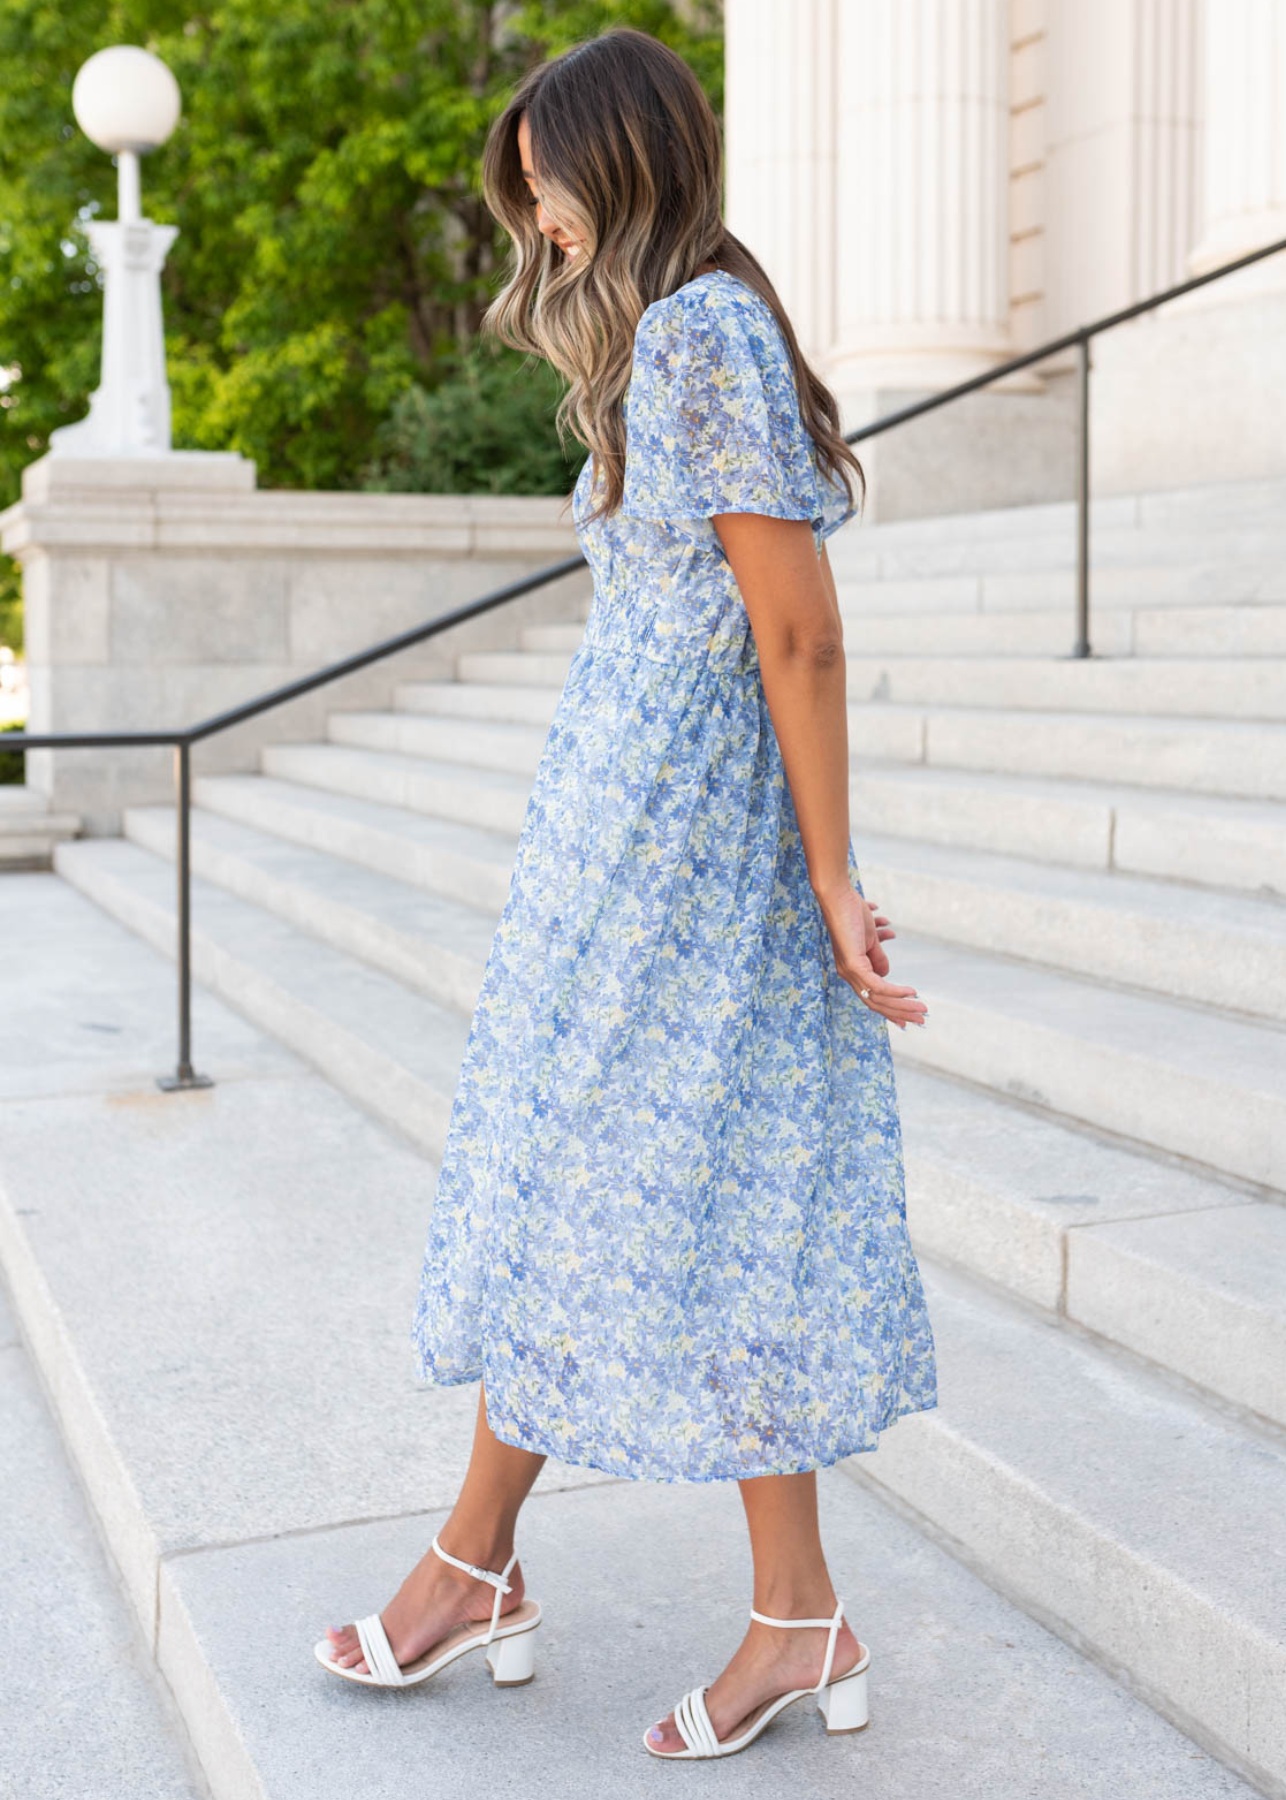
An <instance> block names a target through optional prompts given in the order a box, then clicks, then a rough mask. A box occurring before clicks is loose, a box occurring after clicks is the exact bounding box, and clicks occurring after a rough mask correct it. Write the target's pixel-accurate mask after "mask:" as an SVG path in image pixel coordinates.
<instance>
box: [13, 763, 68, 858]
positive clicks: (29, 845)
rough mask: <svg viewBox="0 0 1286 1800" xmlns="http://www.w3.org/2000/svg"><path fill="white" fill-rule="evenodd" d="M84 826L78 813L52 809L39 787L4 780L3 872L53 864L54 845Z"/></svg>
mask: <svg viewBox="0 0 1286 1800" xmlns="http://www.w3.org/2000/svg"><path fill="white" fill-rule="evenodd" d="M0 747H3V746H2V744H0ZM80 828H81V820H80V817H79V815H78V814H76V813H66V812H62V813H59V812H51V811H50V810H49V801H48V799H47V797H46V796H45V795H44V794H41V793H39V792H37V790H36V789H35V788H29V787H27V786H26V784H25V783H24V782H20V781H15V782H0V872H3V871H4V870H6V869H48V868H50V867H52V863H53V853H54V845H55V844H61V843H63V842H64V841H65V840H66V839H67V838H72V837H75V836H76V834H77V832H78V831H79V830H80Z"/></svg>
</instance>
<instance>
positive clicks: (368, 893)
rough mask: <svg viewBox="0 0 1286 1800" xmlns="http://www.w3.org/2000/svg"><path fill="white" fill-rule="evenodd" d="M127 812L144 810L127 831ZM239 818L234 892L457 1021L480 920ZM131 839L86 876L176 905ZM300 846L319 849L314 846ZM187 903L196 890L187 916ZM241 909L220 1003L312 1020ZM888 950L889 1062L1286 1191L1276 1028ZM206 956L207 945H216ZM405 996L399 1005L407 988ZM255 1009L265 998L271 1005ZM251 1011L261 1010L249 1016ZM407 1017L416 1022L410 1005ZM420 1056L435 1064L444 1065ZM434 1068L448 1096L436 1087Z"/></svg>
mask: <svg viewBox="0 0 1286 1800" xmlns="http://www.w3.org/2000/svg"><path fill="white" fill-rule="evenodd" d="M164 812H165V809H156V810H155V811H154V812H152V813H151V819H152V824H151V826H150V830H151V831H152V832H153V833H154V841H155V842H156V844H157V848H158V850H160V851H162V852H164V850H165V847H166V846H168V845H171V844H172V843H173V831H172V822H171V821H170V820H168V819H166V818H165V817H164ZM141 818H142V810H141V809H140V811H139V812H138V813H136V815H135V819H136V825H135V827H134V829H138V824H137V821H138V820H141ZM246 829H247V828H245V827H236V826H233V825H232V823H231V822H230V821H224V822H222V825H221V826H219V827H217V828H212V831H211V833H210V836H211V838H215V837H221V838H222V839H224V840H225V843H224V847H223V857H224V863H223V866H224V867H225V869H226V871H227V878H228V879H229V880H230V881H232V882H234V883H235V884H236V891H238V892H239V893H251V892H253V893H255V894H256V895H257V896H262V897H264V898H266V899H269V900H270V901H275V903H276V904H277V906H278V907H279V908H280V909H281V913H282V916H283V917H290V918H291V919H292V920H295V921H303V920H306V921H307V928H308V929H315V930H317V931H319V932H323V933H326V934H327V941H326V943H325V945H324V946H321V945H319V949H320V948H325V950H326V952H327V953H328V954H330V955H333V956H337V957H340V958H342V959H343V961H344V963H345V964H347V963H348V962H349V961H350V960H351V959H353V958H355V957H358V956H362V955H367V954H373V955H376V956H377V957H378V958H379V964H378V966H379V967H380V968H387V967H399V968H401V967H408V968H416V967H420V968H423V967H425V966H426V965H431V964H434V963H438V964H441V966H442V973H441V974H438V975H435V976H433V977H429V976H428V975H425V976H423V977H422V979H423V980H424V981H425V982H430V981H432V982H433V983H436V984H438V985H436V986H435V990H434V991H435V992H436V993H439V994H449V995H450V996H452V998H453V1000H454V1003H455V1004H457V1005H459V1006H460V1008H461V1009H462V1011H461V1017H464V1016H466V1015H467V1013H468V1011H469V1010H471V1007H472V1003H473V999H474V998H475V997H476V993H477V988H478V984H479V983H480V982H481V979H482V967H483V963H484V962H485V955H482V954H481V950H482V948H483V942H484V938H485V936H486V934H485V932H484V931H482V930H480V929H475V930H474V934H473V935H474V954H473V956H472V958H470V956H469V955H468V954H467V953H466V951H465V950H464V949H463V948H462V947H461V945H460V944H458V943H455V942H450V941H446V940H444V939H442V938H441V937H439V936H437V935H436V934H435V930H434V925H435V920H436V921H437V923H438V924H439V926H440V925H441V923H442V921H443V920H445V919H446V918H447V917H448V914H447V912H446V911H445V910H442V911H441V912H440V913H439V914H433V913H432V912H431V911H430V908H429V906H428V904H427V903H425V905H424V907H423V909H422V911H421V912H420V913H419V914H418V915H417V912H416V909H415V902H414V890H411V889H409V888H407V887H406V886H405V885H404V884H402V883H397V884H392V885H389V886H388V887H387V890H386V891H385V890H383V889H381V888H380V884H387V883H388V877H386V876H374V875H372V876H370V878H369V880H368V881H367V882H366V883H365V884H364V886H363V889H362V891H363V895H364V903H365V905H366V906H367V907H368V908H369V910H370V917H369V918H368V919H363V918H359V917H357V916H355V915H356V913H357V909H356V908H355V907H354V906H353V905H352V904H351V902H350V903H348V904H345V900H344V894H345V893H346V892H351V891H352V889H353V887H354V885H355V883H354V882H353V881H352V880H351V879H350V878H349V877H348V874H347V871H345V870H344V869H343V868H342V866H341V867H340V869H339V870H338V871H337V872H336V874H335V876H334V885H335V887H336V888H337V890H338V897H337V898H336V899H335V900H334V902H333V903H331V904H327V903H326V902H325V901H323V900H321V899H318V898H316V897H314V896H313V895H312V893H311V891H310V888H309V884H308V882H307V880H306V878H301V877H300V876H299V875H298V873H297V871H298V869H299V867H300V866H301V864H302V866H303V867H304V868H305V869H311V872H313V873H314V874H316V873H320V872H321V871H322V870H323V868H324V865H320V864H317V863H313V864H311V865H309V864H307V862H306V853H301V852H299V851H298V849H297V848H294V847H287V848H286V849H285V850H283V851H282V852H281V853H280V854H279V855H278V856H277V857H276V859H275V861H274V859H273V856H272V846H270V845H268V846H260V847H258V860H257V861H256V860H255V858H254V857H252V856H250V854H249V851H248V850H247V846H251V847H252V848H253V847H254V846H253V841H252V840H251V839H249V838H244V837H243V838H242V839H241V840H239V843H240V850H241V855H240V859H239V860H238V858H237V857H236V856H235V855H234V854H233V852H232V851H231V850H229V849H228V848H227V843H226V840H228V839H229V838H231V837H232V836H233V835H234V834H235V833H236V832H237V831H238V830H240V831H242V832H245V831H246ZM132 848H133V847H132V846H129V845H118V844H116V843H113V842H109V843H108V844H107V845H106V847H105V849H104V850H103V852H102V853H101V860H100V862H99V863H98V864H92V863H91V865H90V866H91V867H95V868H96V869H98V870H100V871H101V872H100V874H99V875H98V878H99V879H112V878H113V876H114V877H115V879H116V881H117V883H118V886H119V885H123V883H124V879H125V875H126V874H128V875H129V878H130V880H131V881H134V882H135V883H137V884H139V885H141V886H143V887H144V888H145V889H146V891H147V892H148V893H149V894H152V895H154V896H155V897H156V900H157V902H158V903H161V902H164V901H165V900H166V897H167V896H169V898H170V900H171V901H172V896H171V895H170V889H171V887H172V882H171V881H169V879H168V878H165V879H164V880H163V881H158V880H157V875H158V872H159V871H160V870H161V868H162V865H161V863H160V862H159V860H158V859H157V858H156V857H148V858H146V859H145V864H144V865H137V864H136V865H134V866H133V868H132V869H131V868H128V867H124V866H123V868H124V872H123V873H122V872H120V871H118V870H117V869H116V865H114V864H113V862H112V860H111V858H112V854H114V853H116V852H120V853H122V854H125V855H128V854H129V853H130V852H131V851H132ZM311 854H312V855H313V856H314V857H316V856H318V855H319V854H320V853H317V852H314V853H311ZM204 855H205V862H204V866H205V867H208V868H217V867H219V866H220V865H219V863H218V861H217V857H216V851H215V850H214V849H211V850H209V851H207V852H205V853H204ZM292 863H293V866H294V868H295V870H296V874H295V878H294V880H293V883H292V882H290V881H288V880H287V879H286V877H285V876H284V875H283V873H282V871H283V869H289V868H291V867H292ZM265 865H267V866H266V868H265ZM73 866H75V865H73ZM60 872H62V871H61V870H60ZM148 882H150V883H151V887H150V888H147V887H146V884H147V883H148ZM301 882H302V891H298V892H296V893H295V894H294V895H293V897H292V895H291V893H290V891H289V890H290V888H291V887H292V886H293V887H294V888H295V889H296V890H299V889H300V888H301ZM274 883H276V889H274ZM865 885H866V884H865V881H864V882H863V886H865ZM212 891H214V892H217V890H212ZM877 898H881V899H882V896H877ZM121 904H122V905H123V904H124V901H123V900H122V902H121ZM195 906H196V903H195V900H194V915H195ZM238 908H239V909H240V910H239V911H238ZM228 909H231V910H228ZM248 910H249V909H247V908H246V907H245V906H244V904H243V903H241V902H232V901H228V902H227V906H226V908H225V910H224V912H222V913H220V912H217V911H216V912H213V913H202V914H201V915H200V917H199V920H198V923H199V924H200V926H201V929H202V931H203V932H205V933H206V935H207V936H212V941H213V942H214V943H215V944H216V945H224V946H225V947H226V948H228V949H235V952H236V954H237V957H238V959H239V961H242V962H246V961H249V962H250V963H251V964H252V969H251V972H250V974H248V975H245V974H241V973H234V972H233V971H232V970H231V968H230V966H228V965H223V966H224V968H225V973H224V980H225V981H226V983H227V984H228V985H227V986H226V988H221V989H220V991H223V992H226V993H227V994H228V996H229V997H230V998H231V997H232V996H233V995H234V994H235V993H236V992H237V991H239V988H240V986H241V985H246V986H247V987H248V988H249V989H251V990H253V991H254V992H255V993H257V992H258V991H259V989H260V987H261V986H262V983H263V981H264V980H265V979H267V978H269V976H270V974H275V975H276V976H277V980H278V985H281V984H283V983H285V982H286V981H287V980H288V977H289V972H290V971H291V970H293V969H295V968H296V966H297V968H298V975H297V979H296V980H295V986H294V993H295V997H296V999H298V1000H301V1001H302V1000H307V999H308V998H310V997H311V998H312V999H313V1000H314V1007H310V1009H309V1012H310V1017H313V1016H314V1014H315V1008H316V1005H318V1004H320V1003H319V1002H316V996H317V995H318V994H319V993H321V992H322V991H323V990H322V989H321V988H320V987H318V986H317V985H316V982H314V985H313V986H312V987H311V988H308V987H307V986H306V985H305V984H306V983H307V982H308V981H309V980H312V979H313V973H314V972H313V971H312V969H311V966H310V963H309V958H308V955H307V954H306V952H305V950H303V949H301V948H300V947H299V945H297V944H293V943H292V944H290V945H288V946H287V948H288V950H289V954H286V950H283V951H282V953H281V960H275V959H276V958H277V945H278V940H279V938H280V937H281V931H280V930H278V931H277V932H275V933H274V932H266V933H265V931H264V929H263V926H262V923H261V924H260V927H259V929H258V931H257V932H255V931H252V930H251V925H250V921H249V920H248V919H242V918H240V913H242V912H247V911H248ZM238 922H239V925H240V929H241V930H242V931H243V933H244V934H245V935H244V937H243V938H240V939H238V938H235V937H234V936H232V935H230V934H232V933H233V931H234V927H237V926H238ZM220 933H222V934H223V935H222V936H220V935H219V934H220ZM170 935H171V932H170V926H169V923H168V919H167V920H166V922H164V923H163V924H162V923H158V926H157V937H158V939H159V940H160V941H162V942H164V941H168V940H169V937H170ZM897 945H898V955H897V960H896V962H895V964H894V967H895V968H896V969H898V970H899V971H901V970H907V971H911V970H913V971H914V975H913V978H912V979H913V981H914V985H915V986H916V989H917V991H918V992H919V993H920V995H921V996H922V997H923V998H924V999H925V1000H926V1001H927V1003H928V1005H929V1010H930V1014H931V1019H930V1023H929V1025H928V1026H927V1027H926V1028H924V1029H923V1030H917V1031H914V1032H910V1031H908V1032H894V1033H892V1035H891V1041H892V1043H893V1045H894V1049H895V1054H897V1055H898V1056H899V1057H905V1058H906V1059H907V1060H908V1061H910V1062H911V1063H913V1064H915V1065H916V1066H919V1067H923V1068H929V1069H932V1070H935V1071H937V1072H939V1073H943V1074H948V1075H953V1076H959V1077H961V1078H963V1079H965V1080H969V1081H972V1082H974V1083H976V1084H977V1085H979V1086H982V1087H984V1088H988V1089H990V1090H992V1091H994V1092H997V1093H1000V1094H1002V1095H1014V1096H1018V1097H1020V1098H1023V1099H1027V1100H1030V1101H1032V1102H1033V1103H1035V1104H1036V1105H1038V1106H1041V1107H1044V1108H1046V1109H1048V1110H1050V1111H1052V1112H1055V1113H1059V1114H1065V1115H1067V1116H1068V1117H1070V1118H1072V1119H1076V1120H1080V1121H1082V1122H1084V1123H1086V1124H1089V1125H1091V1126H1095V1127H1100V1128H1106V1129H1107V1130H1109V1131H1112V1132H1116V1133H1120V1134H1121V1135H1122V1136H1124V1137H1127V1138H1132V1139H1134V1140H1136V1141H1138V1142H1141V1143H1143V1144H1147V1145H1150V1146H1153V1147H1155V1148H1157V1149H1160V1150H1163V1151H1169V1152H1172V1153H1174V1154H1177V1155H1180V1156H1184V1157H1187V1158H1190V1159H1191V1160H1193V1161H1194V1162H1196V1163H1198V1164H1202V1165H1204V1166H1205V1167H1206V1168H1208V1169H1210V1170H1211V1171H1213V1172H1216V1173H1218V1174H1229V1175H1232V1176H1234V1177H1239V1178H1241V1179H1244V1180H1246V1181H1250V1182H1255V1183H1260V1184H1263V1185H1264V1186H1265V1187H1267V1188H1270V1189H1280V1190H1286V1031H1282V1030H1281V1029H1280V1028H1278V1027H1276V1026H1274V1025H1272V1024H1269V1023H1266V1022H1257V1021H1254V1020H1252V1019H1248V1018H1241V1017H1238V1016H1235V1015H1232V1014H1228V1013H1225V1012H1221V1011H1215V1010H1213V1009H1212V1008H1209V1007H1202V1006H1196V1005H1184V1004H1182V1003H1180V1002H1178V1001H1169V1000H1163V999H1160V998H1156V997H1149V996H1146V995H1143V994H1140V993H1138V992H1137V991H1131V990H1129V989H1126V988H1123V987H1122V988H1109V987H1104V986H1102V985H1100V983H1099V981H1098V980H1097V979H1095V978H1093V977H1091V976H1075V975H1071V974H1066V973H1061V972H1059V971H1057V970H1053V969H1049V968H1045V967H1043V966H1041V965H1039V964H1035V963H1023V962H1019V961H1018V960H1016V959H1014V958H1012V957H1008V956H1004V955H999V954H996V953H995V952H994V951H989V950H982V949H976V948H970V947H965V946H962V945H959V944H950V943H945V942H943V941H941V940H940V939H934V938H929V937H925V936H921V935H917V934H916V933H913V932H908V931H906V930H904V929H900V930H899V933H898V940H897ZM256 946H257V948H256ZM209 954H210V955H211V956H212V957H213V956H214V954H215V953H214V951H213V950H212V951H211V952H210V953H209ZM215 960H216V961H217V958H216V959H215ZM317 979H320V977H318V978H317ZM372 979H374V973H373V972H372ZM340 986H341V991H342V992H348V991H349V990H350V989H351V991H352V994H353V1002H354V1006H353V1011H352V1012H351V1013H350V1014H349V1015H348V1016H347V1017H346V1019H345V1020H344V1025H345V1028H346V1029H347V1030H348V1031H349V1032H350V1033H351V1034H352V1035H353V1036H354V1038H355V1040H356V1042H357V1045H358V1047H359V1048H360V1046H362V1045H365V1046H368V1047H373V1046H375V1045H376V1044H382V1045H383V1046H385V1047H386V1046H387V1044H388V1038H387V1035H382V1034H381V1032H380V1028H379V1026H378V1024H377V1023H376V1021H375V1020H374V1018H368V1017H367V1014H366V1010H365V1009H366V1007H367V1006H368V1005H374V1004H376V1003H377V1002H378V1001H379V1000H380V999H381V998H382V997H383V992H384V990H383V989H382V988H379V987H377V988H375V989H374V990H373V991H372V993H371V994H370V995H366V994H365V991H364V989H363V988H362V985H361V983H360V982H356V983H354V982H350V981H345V982H342V983H341V984H340ZM404 998H405V999H407V1000H408V1001H409V1000H410V999H412V998H413V996H409V995H407V996H404ZM234 1003H235V1004H240V1002H237V1001H234ZM256 1004H259V1005H267V1004H268V1001H267V1000H260V1001H258V1002H256ZM277 1004H281V1003H280V1002H277ZM327 1004H329V1002H328V1003H327ZM250 1016H252V1017H255V1018H256V1019H258V1018H259V1017H260V1014H259V1013H257V1012H256V1013H251V1015H250ZM411 1018H412V1020H413V1022H415V1015H414V1014H412V1015H411ZM314 1023H315V1018H314ZM286 1041H287V1042H291V1043H292V1044H295V1045H296V1047H301V1053H303V1054H308V1053H309V1052H308V1049H307V1048H306V1045H307V1041H308V1040H307V1038H306V1036H296V1037H295V1038H288V1039H287V1040H286ZM328 1054H329V1060H327V1062H325V1063H324V1064H319V1066H322V1067H325V1068H326V1069H327V1070H331V1069H334V1068H337V1067H341V1068H342V1067H343V1063H342V1062H336V1061H335V1060H334V1058H335V1057H337V1056H339V1055H340V1052H339V1051H338V1050H336V1051H335V1052H334V1053H333V1054H330V1053H328ZM351 1054H352V1055H353V1056H354V1057H356V1058H357V1062H358V1066H359V1067H360V1068H361V1069H365V1068H366V1067H367V1061H366V1060H365V1059H363V1058H362V1057H360V1056H359V1055H358V1052H357V1050H354V1051H353V1052H351ZM421 1059H422V1052H421ZM434 1068H435V1070H436V1071H437V1072H438V1074H439V1075H440V1074H441V1063H440V1061H439V1062H437V1063H435V1064H434ZM1035 1070H1039V1085H1036V1084H1035V1083H1034V1082H1033V1079H1032V1074H1033V1071H1035ZM443 1080H444V1085H446V1087H447V1092H448V1094H449V1092H450V1082H449V1081H448V1080H446V1078H443ZM365 1092H366V1090H363V1093H362V1097H363V1098H364V1097H365ZM389 1104H390V1103H389V1101H388V1100H387V1098H386V1099H385V1101H384V1105H385V1108H386V1110H385V1112H384V1113H383V1114H382V1115H381V1116H384V1117H386V1118H393V1117H394V1115H393V1114H392V1113H390V1112H389V1111H388V1110H387V1108H388V1106H389ZM439 1110H440V1108H439ZM1210 1115H1213V1116H1210ZM435 1116H436V1115H435ZM430 1141H434V1140H430Z"/></svg>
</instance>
